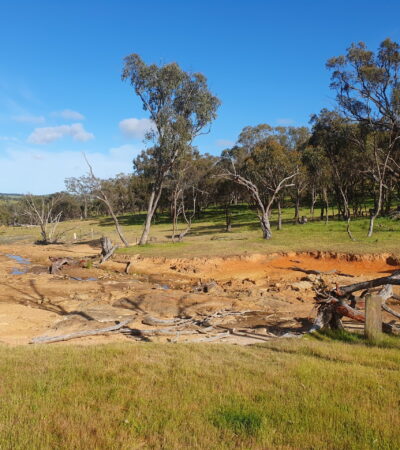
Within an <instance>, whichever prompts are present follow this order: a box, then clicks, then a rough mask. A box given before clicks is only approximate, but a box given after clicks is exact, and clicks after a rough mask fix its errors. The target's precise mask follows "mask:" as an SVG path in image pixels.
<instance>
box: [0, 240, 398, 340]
mask: <svg viewBox="0 0 400 450" xmlns="http://www.w3.org/2000/svg"><path fill="white" fill-rule="evenodd" d="M99 252H100V249H99V248H96V247H92V246H89V245H82V244H79V245H78V244H75V245H49V246H38V245H26V244H13V245H3V246H0V342H3V343H6V344H11V345H16V344H27V343H28V342H29V341H30V339H32V338H33V337H35V336H41V335H49V336H51V335H60V334H67V333H70V332H76V331H79V330H82V329H93V328H94V327H95V328H102V327H104V326H107V325H109V324H110V323H112V321H117V320H126V319H130V323H129V326H130V327H133V328H140V329H146V325H143V324H142V319H143V317H144V316H146V315H148V314H150V315H152V316H155V317H158V318H172V317H176V316H191V317H202V315H207V314H212V313H214V312H216V311H221V310H233V311H249V310H251V311H257V313H254V314H250V315H249V316H246V317H243V318H240V319H235V320H236V322H234V324H233V325H234V326H235V327H247V328H248V327H250V328H254V329H255V330H259V331H260V330H261V331H260V333H261V334H262V333H267V334H268V332H274V333H277V334H283V333H284V332H287V331H296V330H306V329H308V328H309V327H310V326H311V323H312V322H311V321H312V319H313V317H314V316H315V309H314V304H313V295H314V293H313V290H312V287H313V285H312V282H313V281H314V280H313V277H312V276H311V277H307V275H306V274H304V273H301V272H298V271H295V270H293V267H301V268H303V269H312V270H318V271H321V272H331V271H334V270H336V271H337V273H329V274H325V275H323V278H324V280H325V282H326V283H327V284H331V285H332V286H333V285H334V283H338V284H339V285H345V284H351V283H355V282H357V281H362V280H367V279H371V278H376V277H379V276H384V275H385V274H390V273H392V272H393V271H394V270H397V269H399V268H400V264H399V261H398V260H396V259H395V258H393V257H391V255H386V254H385V255H380V256H371V255H363V256H356V255H346V254H331V253H330V254H322V253H315V252H314V253H309V254H305V253H300V254H298V253H289V254H270V255H261V254H258V255H248V256H242V257H229V258H208V259H207V258H179V259H178V258H169V259H166V258H147V257H141V256H138V255H136V256H133V257H128V256H126V255H115V257H114V258H113V260H112V261H109V262H106V263H105V264H103V265H102V266H99V267H97V266H96V264H95V262H96V260H93V262H94V264H93V263H92V260H91V259H90V258H91V257H94V256H96V255H98V254H99ZM7 255H17V256H21V257H23V258H26V259H28V260H29V263H30V264H21V263H20V262H18V261H15V260H14V259H12V258H11V257H10V256H7ZM49 257H71V258H76V259H77V260H79V261H81V263H80V265H78V266H76V267H68V266H66V267H64V268H63V269H62V270H61V272H60V273H59V274H57V275H51V274H49V273H48V267H49V265H50V261H49ZM129 261H131V266H130V270H129V273H128V274H126V273H125V268H126V266H127V263H128V262H129ZM86 267H87V268H86ZM15 270H17V271H18V272H26V273H23V274H12V272H13V271H14V272H15ZM339 272H340V273H342V274H351V275H353V276H354V277H353V278H349V277H345V276H342V275H340V274H338V273H339ZM80 279H81V280H80ZM302 279H303V283H300V284H299V283H298V282H299V281H300V280H302ZM304 280H305V282H304ZM392 318H393V317H391V319H392ZM230 323H231V324H232V321H231V322H230ZM148 328H151V327H148ZM129 339H130V338H128V337H125V336H122V335H120V334H110V335H108V336H97V337H86V338H81V339H77V340H73V341H69V342H71V343H75V344H76V343H79V344H88V343H103V342H113V341H121V340H129ZM155 340H156V341H157V340H161V341H162V340H163V339H161V338H160V339H155ZM164 340H165V338H164ZM232 342H234V341H232ZM235 343H237V342H235ZM55 345H60V344H55Z"/></svg>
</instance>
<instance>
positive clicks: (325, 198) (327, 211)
mask: <svg viewBox="0 0 400 450" xmlns="http://www.w3.org/2000/svg"><path fill="white" fill-rule="evenodd" d="M322 195H323V197H324V202H325V208H326V217H325V224H327V223H328V220H329V204H328V193H327V192H326V189H323V190H322Z"/></svg>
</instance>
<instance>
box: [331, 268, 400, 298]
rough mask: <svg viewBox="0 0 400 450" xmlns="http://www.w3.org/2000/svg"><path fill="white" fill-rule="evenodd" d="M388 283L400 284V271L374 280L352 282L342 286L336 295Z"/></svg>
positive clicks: (342, 295)
mask: <svg viewBox="0 0 400 450" xmlns="http://www.w3.org/2000/svg"><path fill="white" fill-rule="evenodd" d="M386 284H392V285H397V286H400V272H398V271H397V272H395V273H394V274H393V275H390V276H388V277H380V278H375V279H374V280H369V281H362V282H361V283H355V284H350V285H348V286H341V287H340V288H339V289H338V290H337V291H336V295H338V296H340V297H345V296H347V295H348V294H352V293H353V292H357V291H361V290H363V289H371V288H375V287H379V286H384V285H386Z"/></svg>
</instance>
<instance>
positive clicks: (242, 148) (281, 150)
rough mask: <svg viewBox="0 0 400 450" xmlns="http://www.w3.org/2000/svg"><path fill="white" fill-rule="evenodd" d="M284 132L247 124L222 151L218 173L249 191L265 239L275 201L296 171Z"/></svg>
mask: <svg viewBox="0 0 400 450" xmlns="http://www.w3.org/2000/svg"><path fill="white" fill-rule="evenodd" d="M285 132H286V130H284V129H279V128H273V127H270V126H269V125H266V124H263V125H258V126H256V127H246V128H245V129H244V130H243V132H242V134H241V135H240V136H239V139H238V145H236V146H235V147H233V148H232V149H230V150H226V151H224V152H223V154H222V164H221V176H222V177H224V178H227V179H230V180H232V181H234V182H236V183H238V184H239V185H241V186H243V187H244V188H245V189H246V190H247V191H248V193H249V194H250V197H251V198H252V200H253V202H254V205H255V207H256V208H257V210H258V218H259V221H260V225H261V229H262V231H263V237H264V239H270V238H271V237H272V231H271V223H270V215H271V210H272V206H273V204H274V202H275V201H276V200H277V198H278V196H279V194H280V193H281V191H282V190H284V189H286V188H289V187H292V186H294V184H293V180H294V178H295V177H296V176H297V175H298V173H299V167H298V161H297V159H296V158H293V152H292V149H291V148H290V147H289V146H288V145H287V143H286V145H285V139H284V137H285V136H284V133H285ZM241 144H242V145H241ZM279 209H280V208H279V206H278V211H279ZM279 220H280V218H279V217H278V222H279Z"/></svg>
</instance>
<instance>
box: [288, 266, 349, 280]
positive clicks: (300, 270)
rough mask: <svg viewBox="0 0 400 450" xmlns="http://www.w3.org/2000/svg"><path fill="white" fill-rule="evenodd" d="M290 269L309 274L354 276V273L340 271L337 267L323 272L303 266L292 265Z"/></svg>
mask: <svg viewBox="0 0 400 450" xmlns="http://www.w3.org/2000/svg"><path fill="white" fill-rule="evenodd" d="M290 270H295V271H297V272H303V273H305V274H307V275H338V276H340V277H349V278H354V275H350V274H349V273H343V272H338V271H337V270H336V269H334V270H329V271H328V272H321V271H320V270H313V269H303V268H301V267H290Z"/></svg>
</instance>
